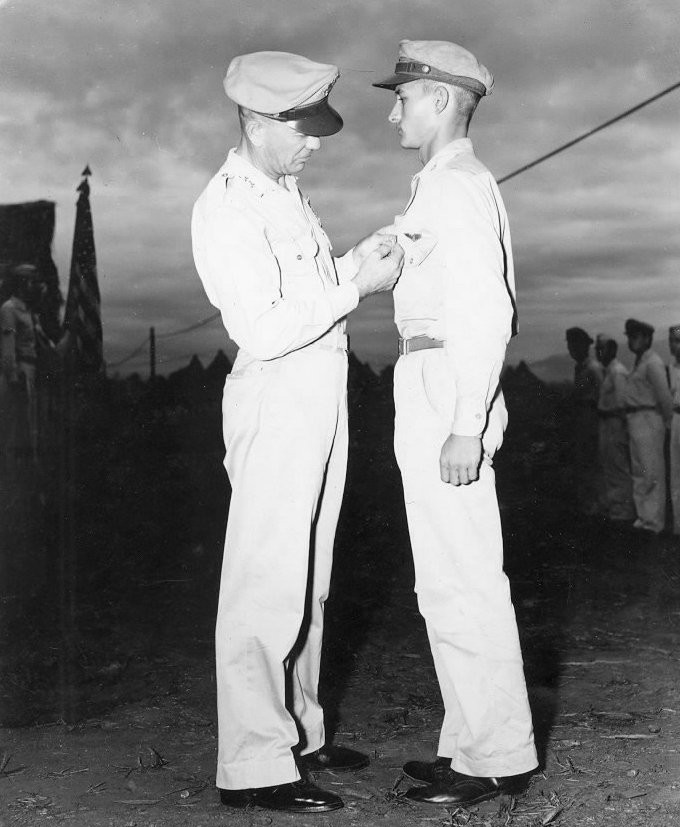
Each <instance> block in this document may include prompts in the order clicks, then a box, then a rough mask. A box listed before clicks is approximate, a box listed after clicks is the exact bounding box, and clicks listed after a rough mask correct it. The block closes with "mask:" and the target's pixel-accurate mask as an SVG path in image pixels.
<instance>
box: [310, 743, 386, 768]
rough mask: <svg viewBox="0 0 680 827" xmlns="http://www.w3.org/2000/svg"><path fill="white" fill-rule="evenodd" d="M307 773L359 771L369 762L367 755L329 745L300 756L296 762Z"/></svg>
mask: <svg viewBox="0 0 680 827" xmlns="http://www.w3.org/2000/svg"><path fill="white" fill-rule="evenodd" d="M298 763H299V764H300V765H301V766H302V768H303V769H305V770H306V771H307V772H321V770H335V771H336V772H347V771H349V770H361V769H363V768H364V767H367V766H368V765H369V764H370V763H371V761H370V759H369V757H368V756H367V755H364V754H363V753H362V752H357V751H356V750H355V749H349V748H348V747H336V746H333V745H331V744H328V745H327V746H324V747H321V749H318V750H316V752H309V753H307V755H301V756H300V759H299V762H298Z"/></svg>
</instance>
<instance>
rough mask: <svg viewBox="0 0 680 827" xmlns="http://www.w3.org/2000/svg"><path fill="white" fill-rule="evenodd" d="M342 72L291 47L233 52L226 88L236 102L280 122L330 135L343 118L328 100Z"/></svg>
mask: <svg viewBox="0 0 680 827" xmlns="http://www.w3.org/2000/svg"><path fill="white" fill-rule="evenodd" d="M339 74H340V72H339V71H338V67H337V66H332V65H331V64H328V63H315V62H314V61H313V60H309V59H308V58H306V57H302V55H295V54H291V53H290V52H252V53H251V54H247V55H239V56H238V57H235V58H234V59H233V60H232V61H231V63H230V64H229V68H228V69H227V74H226V77H225V78H224V91H225V92H226V93H227V97H229V98H231V100H233V101H234V102H235V103H237V104H238V105H239V106H243V107H245V108H246V109H251V110H252V111H253V112H258V113H259V114H260V115H266V116H267V117H268V118H273V119H274V120H277V121H283V122H285V123H287V124H289V125H290V126H292V127H293V128H294V129H297V131H298V132H302V133H303V135H318V136H322V135H334V134H335V133H336V132H339V131H340V130H341V129H342V118H341V117H340V115H339V114H338V113H337V112H336V111H335V109H333V108H332V107H331V106H330V105H329V103H328V95H329V94H330V91H331V89H332V88H333V84H334V83H335V81H336V80H337V79H338V76H339Z"/></svg>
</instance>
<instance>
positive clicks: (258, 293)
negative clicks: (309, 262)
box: [192, 203, 359, 360]
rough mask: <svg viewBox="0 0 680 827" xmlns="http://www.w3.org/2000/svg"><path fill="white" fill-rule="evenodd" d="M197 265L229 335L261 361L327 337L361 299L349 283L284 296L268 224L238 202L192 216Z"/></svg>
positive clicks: (354, 287)
mask: <svg viewBox="0 0 680 827" xmlns="http://www.w3.org/2000/svg"><path fill="white" fill-rule="evenodd" d="M192 237H193V246H194V260H195V263H196V268H197V270H198V272H199V275H200V276H201V279H202V281H203V283H204V286H205V290H206V293H207V295H208V298H209V299H210V301H211V303H212V304H213V305H215V306H216V307H217V308H218V309H219V310H220V311H221V312H222V316H223V319H224V322H225V326H226V327H227V330H228V331H229V334H230V336H231V337H232V338H233V339H234V340H235V341H236V342H237V343H238V345H239V346H240V347H242V348H244V349H245V350H246V351H247V352H248V353H250V354H251V355H252V356H253V357H255V358H256V359H260V360H268V359H275V358H277V357H279V356H283V355H284V354H286V353H289V352H291V351H293V350H297V349H298V348H300V347H304V346H305V345H307V344H309V343H310V342H313V341H315V340H316V339H318V338H319V337H320V336H323V334H324V333H326V332H327V331H328V330H330V328H331V327H332V326H333V325H334V324H335V323H336V322H337V321H339V320H340V319H341V318H343V317H344V316H346V315H347V314H348V313H349V312H350V311H351V310H353V309H354V308H355V307H356V306H357V304H358V302H359V292H358V290H357V288H356V286H355V285H354V284H353V283H352V282H351V281H350V282H348V283H344V284H340V285H337V286H335V287H328V288H327V289H326V290H325V291H320V292H312V291H310V292H309V293H307V292H305V293H304V294H303V295H290V296H289V295H284V294H283V292H282V287H281V285H282V280H281V265H280V263H279V261H278V260H277V258H276V256H275V255H274V253H273V251H272V248H271V246H270V244H269V241H268V240H267V235H266V232H265V229H264V227H263V226H261V225H258V224H257V223H256V222H253V221H251V220H248V218H246V217H244V215H243V214H242V211H239V210H238V209H237V208H236V207H235V205H233V204H229V203H225V204H223V205H221V206H219V207H217V208H215V207H213V208H212V209H211V210H206V209H204V208H202V206H201V205H198V204H197V205H196V207H195V208H194V214H193V218H192Z"/></svg>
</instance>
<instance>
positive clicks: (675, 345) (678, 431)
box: [668, 324, 680, 534]
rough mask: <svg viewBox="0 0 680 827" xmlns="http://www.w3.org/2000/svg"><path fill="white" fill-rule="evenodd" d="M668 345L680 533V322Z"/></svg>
mask: <svg viewBox="0 0 680 827" xmlns="http://www.w3.org/2000/svg"><path fill="white" fill-rule="evenodd" d="M668 347H669V349H670V352H671V355H672V357H673V359H672V361H671V363H670V365H669V368H668V373H669V379H670V386H671V394H672V396H673V418H672V420H671V440H670V465H671V467H670V481H671V503H672V504H673V533H674V534H680V324H676V325H673V327H670V328H669V329H668Z"/></svg>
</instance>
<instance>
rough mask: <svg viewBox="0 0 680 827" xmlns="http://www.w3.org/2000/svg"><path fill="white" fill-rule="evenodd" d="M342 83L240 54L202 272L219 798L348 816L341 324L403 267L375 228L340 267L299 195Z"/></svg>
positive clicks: (300, 61)
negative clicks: (217, 407) (330, 665)
mask: <svg viewBox="0 0 680 827" xmlns="http://www.w3.org/2000/svg"><path fill="white" fill-rule="evenodd" d="M337 77H338V70H337V68H336V67H335V66H330V65H326V64H320V63H314V62H312V61H310V60H307V59H306V58H304V57H301V56H298V55H292V54H288V53H285V52H258V53H255V54H250V55H244V56H241V57H237V58H234V60H232V62H231V63H230V65H229V69H228V71H227V75H226V78H225V82H224V85H225V90H226V93H227V95H228V97H229V98H231V100H233V101H234V102H235V103H237V104H238V106H239V110H238V111H239V120H240V123H241V140H240V143H239V145H238V147H237V148H236V149H233V150H231V151H230V153H229V156H228V158H227V160H226V162H225V163H224V165H223V166H222V168H221V169H220V171H219V172H218V173H217V174H216V175H215V176H214V178H213V179H212V180H211V181H210V183H209V184H208V186H207V188H206V189H205V190H204V192H203V193H202V195H201V196H200V197H199V199H198V200H197V202H196V205H195V207H194V212H193V219H192V237H193V248H194V259H195V262H196V267H197V270H198V272H199V275H200V276H201V279H202V281H203V284H204V286H205V290H206V292H207V294H208V298H209V299H210V301H211V302H212V303H213V304H214V305H215V306H216V307H218V308H219V309H220V310H221V311H222V316H223V319H224V324H225V326H226V328H227V329H228V331H229V334H230V336H231V337H232V339H233V340H234V341H236V342H237V343H238V345H239V352H238V356H237V358H236V361H235V363H234V367H233V370H232V372H231V374H230V375H229V376H228V377H227V380H226V385H225V390H224V401H223V425H224V442H225V447H226V456H225V466H226V468H227V471H228V474H229V479H230V480H231V484H232V498H231V505H230V509H229V519H228V523H227V536H226V543H225V551H224V562H223V568H222V581H221V586H220V601H219V609H218V616H217V629H216V648H217V700H218V719H219V751H218V767H217V786H218V787H219V788H221V798H222V802H223V803H224V804H227V805H231V806H238V807H246V806H248V805H250V804H255V805H258V806H261V807H265V808H268V809H274V810H283V811H286V812H293V813H309V812H323V811H327V810H335V809H337V808H338V807H342V800H341V799H340V798H339V796H337V795H336V794H335V793H333V792H330V791H325V790H322V789H319V788H318V787H317V786H316V785H315V784H313V783H312V782H311V781H310V780H309V778H308V773H309V772H310V771H314V770H321V769H330V770H351V769H359V768H361V767H364V766H366V765H367V764H368V763H369V762H368V758H367V757H366V756H365V755H362V754H361V753H359V752H357V751H355V750H351V749H348V748H344V747H340V746H335V745H330V744H325V731H324V719H323V710H322V708H321V706H320V704H319V700H318V680H319V664H320V657H321V643H322V634H323V612H324V603H325V600H326V597H327V595H328V587H329V582H330V575H331V563H332V555H333V542H334V537H335V528H336V525H337V520H338V514H339V511H340V504H341V501H342V495H343V489H344V484H345V471H346V464H347V336H346V335H345V321H344V317H345V316H346V315H347V314H348V313H349V312H350V311H351V310H353V309H354V308H355V307H356V306H357V304H358V302H359V301H360V299H362V298H364V297H365V296H367V295H369V294H370V293H375V292H379V291H382V290H390V289H391V288H392V287H393V285H394V283H395V281H396V279H397V278H398V276H399V273H400V270H401V265H402V262H403V250H402V249H401V247H400V246H399V245H398V244H396V240H395V238H394V237H385V236H379V235H375V236H372V237H369V238H368V239H365V240H364V241H363V242H361V243H360V244H358V245H357V246H356V247H355V248H354V249H353V250H352V251H350V252H349V253H348V254H347V255H346V256H344V257H343V258H342V259H333V257H332V256H331V245H330V242H329V240H328V237H327V236H326V234H325V233H324V231H323V229H322V228H321V224H320V223H319V220H318V218H317V217H316V215H315V214H314V212H313V211H312V208H311V206H310V204H309V201H308V200H307V199H306V198H305V197H304V196H302V194H301V193H300V191H299V189H298V187H297V183H296V178H295V176H296V175H297V174H298V173H300V172H301V171H302V170H303V168H304V166H305V164H306V162H307V161H308V160H309V158H310V157H311V155H312V153H313V152H315V151H316V150H318V149H319V147H320V144H321V141H320V136H325V135H332V134H334V133H336V132H338V131H339V130H340V128H341V127H342V119H341V118H340V116H339V115H338V113H337V112H335V110H333V109H332V108H331V107H330V106H329V104H328V94H329V92H330V90H331V88H332V86H333V84H334V82H335V80H336V79H337ZM336 268H337V269H336ZM287 687H288V688H289V689H290V692H291V697H292V707H293V708H292V710H291V709H288V708H287V705H286V700H287V693H286V689H287Z"/></svg>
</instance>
